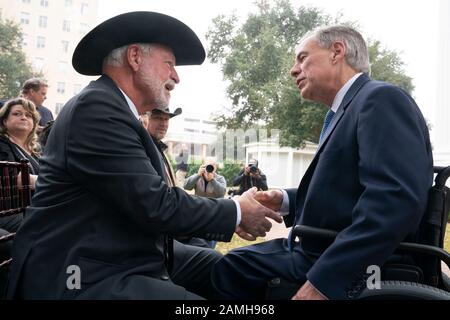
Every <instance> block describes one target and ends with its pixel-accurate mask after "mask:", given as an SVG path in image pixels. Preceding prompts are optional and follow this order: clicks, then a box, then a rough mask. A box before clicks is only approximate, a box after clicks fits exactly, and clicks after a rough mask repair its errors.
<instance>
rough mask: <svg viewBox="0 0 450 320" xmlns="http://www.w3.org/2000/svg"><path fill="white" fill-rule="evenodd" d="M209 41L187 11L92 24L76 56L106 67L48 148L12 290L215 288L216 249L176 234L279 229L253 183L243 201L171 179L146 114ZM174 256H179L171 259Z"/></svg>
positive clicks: (12, 294) (46, 295) (143, 293)
mask: <svg viewBox="0 0 450 320" xmlns="http://www.w3.org/2000/svg"><path fill="white" fill-rule="evenodd" d="M204 58H205V51H204V49H203V46H202V44H201V42H200V41H199V39H198V38H197V36H196V35H195V33H194V32H193V31H192V30H191V29H190V28H189V27H187V26H186V25H184V24H183V23H182V22H180V21H178V20H176V19H174V18H172V17H169V16H166V15H163V14H159V13H152V12H132V13H126V14H123V15H119V16H116V17H114V18H111V19H109V20H107V21H105V22H103V23H102V24H100V25H99V26H97V27H96V28H94V29H93V30H92V31H90V32H89V33H88V34H87V35H86V36H85V37H84V38H83V39H82V40H81V41H80V43H79V44H78V46H77V48H76V49H75V52H74V55H73V61H72V63H73V66H74V68H75V69H76V70H77V71H78V72H80V73H82V74H85V75H99V74H102V76H101V77H100V78H99V79H98V80H96V81H94V82H92V83H91V84H89V85H88V86H87V87H86V88H85V89H83V90H82V91H81V92H80V93H79V94H78V95H76V96H75V97H73V98H72V99H71V100H70V101H69V102H68V103H67V104H66V105H65V107H64V108H63V109H62V111H61V113H60V114H59V116H58V119H57V120H56V121H55V123H54V126H53V129H52V131H51V133H50V135H49V138H48V142H47V147H46V149H45V152H44V155H43V157H42V164H41V174H40V175H39V179H38V181H37V186H36V193H35V195H34V198H33V201H32V204H31V206H30V208H29V210H27V218H26V219H25V221H24V223H23V225H22V227H21V229H20V230H19V232H18V233H17V237H16V239H15V244H14V252H13V265H12V270H11V275H10V283H9V288H8V298H24V299H33V298H34V299H72V298H78V299H198V298H200V297H199V296H203V297H206V298H209V297H213V290H212V286H211V284H210V278H209V272H210V269H211V266H212V264H214V263H215V262H216V261H217V259H218V258H219V255H218V254H217V253H215V251H213V250H208V249H204V248H196V247H190V246H180V247H178V246H177V250H178V251H176V252H175V253H174V254H175V255H178V257H177V258H175V259H170V257H169V256H170V255H169V254H168V253H170V251H171V244H170V241H168V240H169V239H170V237H172V236H173V237H176V236H183V235H190V236H199V237H202V238H207V239H210V240H219V241H229V240H230V239H231V237H232V235H233V233H234V232H235V231H237V232H238V233H239V235H240V236H241V237H244V238H247V239H254V238H255V237H256V236H264V235H265V233H266V232H267V231H268V230H269V229H270V226H271V224H270V222H269V220H268V219H267V218H266V216H269V217H271V218H274V219H276V220H278V221H280V218H279V216H278V215H277V214H276V213H275V212H273V211H272V210H269V209H266V208H265V207H263V206H261V205H260V204H259V203H258V202H257V201H256V200H254V198H253V196H254V194H255V193H256V191H255V190H252V191H250V192H248V193H246V194H244V195H243V196H241V197H240V198H238V199H237V200H236V201H233V200H226V199H220V200H217V199H206V198H196V197H191V196H189V195H188V194H187V193H186V192H184V191H183V190H181V189H179V188H177V187H170V186H169V185H168V184H167V182H166V181H167V176H166V173H165V170H164V164H163V160H162V159H161V157H160V153H159V152H158V150H157V148H156V146H155V144H154V142H153V141H152V139H151V137H150V135H149V134H148V133H147V131H146V130H145V128H144V127H143V126H142V125H141V123H140V122H139V120H138V115H139V114H144V113H145V112H147V111H152V110H153V109H155V108H159V109H164V108H166V107H167V106H168V104H169V99H170V91H171V90H173V89H174V87H175V85H176V84H178V83H179V81H180V80H179V78H178V74H177V72H176V70H175V65H187V64H201V63H202V62H203V60H204ZM171 263H173V265H171Z"/></svg>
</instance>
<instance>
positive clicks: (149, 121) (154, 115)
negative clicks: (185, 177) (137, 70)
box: [141, 107, 183, 187]
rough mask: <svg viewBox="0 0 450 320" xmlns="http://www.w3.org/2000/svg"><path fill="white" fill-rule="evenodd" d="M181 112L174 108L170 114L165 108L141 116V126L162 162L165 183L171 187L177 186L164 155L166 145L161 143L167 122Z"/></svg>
mask: <svg viewBox="0 0 450 320" xmlns="http://www.w3.org/2000/svg"><path fill="white" fill-rule="evenodd" d="M182 112H183V110H182V109H181V108H176V109H175V111H174V112H173V113H172V112H170V110H169V108H168V107H167V108H164V109H153V110H152V111H149V112H147V113H146V114H144V115H142V116H141V122H142V124H143V126H144V127H145V128H146V129H147V131H148V133H149V134H150V136H151V137H152V139H153V142H154V143H155V145H156V147H157V148H158V151H159V152H160V154H161V158H162V159H163V161H164V166H165V171H166V173H167V181H168V182H169V183H170V185H171V186H172V187H175V186H177V184H176V180H175V175H174V173H173V170H172V166H171V165H170V162H169V160H168V159H167V156H166V154H165V151H166V150H167V145H166V144H165V143H164V142H163V141H162V139H164V137H165V136H166V134H167V130H168V129H169V120H170V119H171V118H173V117H175V116H177V115H179V114H181V113H182Z"/></svg>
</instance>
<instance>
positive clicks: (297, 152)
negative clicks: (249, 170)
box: [245, 140, 317, 188]
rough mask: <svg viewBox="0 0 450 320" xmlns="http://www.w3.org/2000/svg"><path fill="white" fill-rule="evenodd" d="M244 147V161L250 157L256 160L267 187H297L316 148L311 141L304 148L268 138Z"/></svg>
mask: <svg viewBox="0 0 450 320" xmlns="http://www.w3.org/2000/svg"><path fill="white" fill-rule="evenodd" d="M245 147H246V150H247V152H246V163H248V160H250V159H251V158H255V159H257V160H258V167H259V168H260V169H261V171H262V172H263V173H264V174H265V175H266V177H267V185H268V186H269V188H297V187H298V185H299V184H300V180H301V179H302V177H303V175H304V174H305V172H306V170H307V169H308V166H309V165H310V163H311V161H312V159H313V158H314V154H315V153H316V150H317V144H315V143H312V142H307V143H306V145H305V147H304V148H290V147H280V146H279V145H278V142H277V141H270V140H268V141H264V142H255V143H250V144H247V145H245Z"/></svg>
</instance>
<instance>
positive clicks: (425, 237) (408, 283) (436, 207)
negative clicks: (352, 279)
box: [266, 166, 450, 300]
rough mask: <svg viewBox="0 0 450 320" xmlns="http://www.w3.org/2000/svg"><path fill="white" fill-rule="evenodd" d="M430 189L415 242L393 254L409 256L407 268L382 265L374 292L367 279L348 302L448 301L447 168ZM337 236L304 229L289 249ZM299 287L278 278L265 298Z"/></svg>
mask: <svg viewBox="0 0 450 320" xmlns="http://www.w3.org/2000/svg"><path fill="white" fill-rule="evenodd" d="M434 173H435V174H436V176H435V178H434V185H433V186H432V187H431V189H430V192H429V198H428V204H427V209H426V212H425V214H424V216H423V217H422V220H421V222H420V225H419V229H418V232H417V235H418V237H417V242H414V243H411V242H402V243H400V244H399V246H398V248H397V249H396V251H395V252H396V253H406V254H408V255H410V256H411V258H412V260H411V261H413V263H411V264H406V263H405V264H388V263H387V264H385V265H384V266H382V268H381V274H380V276H381V279H380V280H381V281H380V282H379V283H378V284H379V285H378V286H377V288H371V289H369V288H368V285H367V277H366V278H364V279H361V280H360V281H359V282H358V284H356V285H355V287H354V290H352V291H351V292H348V293H347V296H348V298H349V299H352V300H450V277H449V276H447V275H446V274H444V273H443V272H442V266H441V263H445V264H446V265H447V266H448V267H450V254H449V253H448V252H446V251H445V250H444V248H443V246H444V237H445V228H446V225H447V219H448V218H449V211H450V189H449V188H448V187H446V186H445V183H446V181H447V179H448V178H449V176H450V166H449V167H436V166H435V167H434ZM337 234H338V233H337V232H336V231H334V230H326V229H319V228H314V227H310V226H305V225H297V226H295V227H294V228H293V230H292V235H291V238H290V241H291V246H294V245H299V243H297V242H296V241H297V239H299V242H300V243H301V239H303V238H316V239H323V240H328V241H330V242H332V241H333V240H334V239H335V238H336V236H337ZM300 287H301V284H293V283H289V282H288V281H286V280H284V279H282V278H274V279H271V280H270V281H269V282H268V285H267V290H266V298H267V299H270V300H280V299H290V298H291V297H292V296H294V294H295V293H296V292H297V290H298V289H299V288H300Z"/></svg>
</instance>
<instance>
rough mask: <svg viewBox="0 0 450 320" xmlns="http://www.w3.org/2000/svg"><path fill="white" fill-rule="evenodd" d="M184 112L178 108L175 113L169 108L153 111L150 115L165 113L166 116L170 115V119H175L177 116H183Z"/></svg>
mask: <svg viewBox="0 0 450 320" xmlns="http://www.w3.org/2000/svg"><path fill="white" fill-rule="evenodd" d="M182 112H183V110H182V109H181V108H176V109H175V111H174V112H170V109H169V107H167V108H164V109H158V108H157V109H153V110H152V111H151V112H150V113H151V114H154V113H165V114H168V115H169V117H171V118H172V117H175V116H177V115H179V114H181V113H182Z"/></svg>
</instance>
